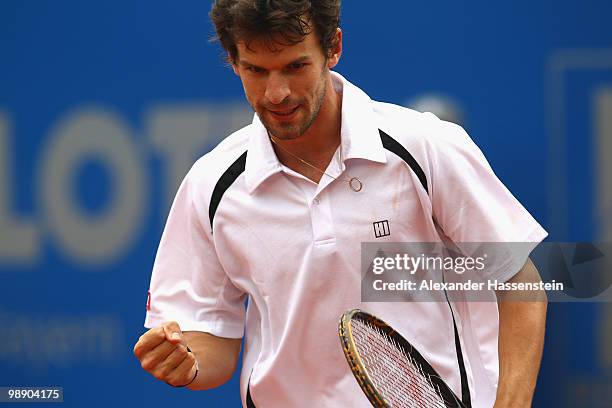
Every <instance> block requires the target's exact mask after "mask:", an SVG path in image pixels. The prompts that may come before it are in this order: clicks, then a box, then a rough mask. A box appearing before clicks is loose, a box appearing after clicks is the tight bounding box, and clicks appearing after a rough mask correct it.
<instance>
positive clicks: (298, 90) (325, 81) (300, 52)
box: [233, 31, 341, 140]
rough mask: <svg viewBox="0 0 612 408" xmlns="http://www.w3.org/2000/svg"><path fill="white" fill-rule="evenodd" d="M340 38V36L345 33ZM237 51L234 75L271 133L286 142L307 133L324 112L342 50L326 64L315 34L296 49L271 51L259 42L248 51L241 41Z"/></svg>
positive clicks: (283, 48) (253, 43)
mask: <svg viewBox="0 0 612 408" xmlns="http://www.w3.org/2000/svg"><path fill="white" fill-rule="evenodd" d="M337 35H338V36H341V34H340V31H338V34H337ZM339 40H340V38H339ZM339 44H340V42H339ZM270 48H273V49H270ZM237 49H238V54H237V58H236V61H235V63H234V64H233V68H234V72H236V74H237V75H238V76H239V77H240V79H241V81H242V86H243V87H244V92H245V95H246V98H247V100H248V101H249V103H250V104H251V106H252V107H253V109H254V110H255V112H257V115H258V116H259V119H260V120H261V122H262V123H263V124H264V126H265V127H266V128H267V129H268V132H270V133H271V134H272V135H273V136H275V137H277V138H279V139H285V140H289V139H296V138H299V137H300V136H302V135H303V134H304V133H306V131H307V130H308V129H309V128H310V126H311V125H312V124H313V123H314V122H315V121H316V119H317V117H319V114H320V112H321V109H325V106H326V103H325V101H326V96H328V95H327V93H328V92H327V91H328V89H330V87H331V77H330V74H329V69H330V68H332V67H334V66H335V65H336V64H337V63H338V59H339V56H340V52H339V50H340V46H339V47H338V52H337V53H335V54H332V55H330V56H329V57H328V58H327V59H326V58H325V55H324V54H323V50H322V49H321V46H320V44H319V40H318V37H317V35H316V34H315V33H314V32H311V33H310V34H308V35H307V36H306V37H305V38H304V40H303V41H302V42H300V43H298V44H295V45H290V46H282V45H277V44H274V46H273V47H269V45H268V44H266V43H265V42H263V41H261V40H254V41H251V43H250V44H249V47H247V46H246V44H245V43H243V42H239V43H238V44H237Z"/></svg>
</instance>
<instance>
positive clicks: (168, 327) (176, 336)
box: [163, 322, 183, 344]
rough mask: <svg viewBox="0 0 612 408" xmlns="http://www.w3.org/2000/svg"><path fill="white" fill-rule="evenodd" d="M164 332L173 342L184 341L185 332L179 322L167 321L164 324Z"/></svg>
mask: <svg viewBox="0 0 612 408" xmlns="http://www.w3.org/2000/svg"><path fill="white" fill-rule="evenodd" d="M163 327H164V334H165V335H166V340H167V341H169V342H170V343H172V344H179V343H182V342H183V332H182V331H181V328H180V327H179V325H178V323H177V322H167V323H165V324H164V326H163Z"/></svg>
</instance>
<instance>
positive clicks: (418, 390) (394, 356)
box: [352, 320, 446, 408]
mask: <svg viewBox="0 0 612 408" xmlns="http://www.w3.org/2000/svg"><path fill="white" fill-rule="evenodd" d="M352 332H353V338H354V341H355V346H356V347H357V350H358V352H359V355H360V356H361V359H362V361H363V364H364V365H365V368H366V370H367V371H368V373H369V374H370V378H371V379H372V381H373V382H374V385H375V387H376V388H377V389H378V390H379V391H380V392H381V393H382V394H383V396H384V397H385V399H386V400H387V401H388V402H389V404H390V405H391V406H392V407H398V408H404V407H406V408H430V407H441V408H444V407H446V404H445V402H444V399H443V397H442V396H441V391H440V389H439V387H438V386H437V385H436V384H434V383H433V382H432V381H431V379H430V378H429V376H428V375H427V374H426V373H425V372H424V371H423V369H422V368H421V366H420V364H418V363H417V362H416V361H415V360H414V358H412V357H411V356H410V353H407V352H406V351H405V350H404V349H403V348H402V347H401V346H400V345H399V344H397V342H396V341H395V340H394V339H393V338H392V337H390V336H389V335H387V334H386V333H385V332H383V331H382V330H380V329H379V328H378V327H376V326H372V325H369V324H368V323H367V322H363V321H361V320H353V321H352Z"/></svg>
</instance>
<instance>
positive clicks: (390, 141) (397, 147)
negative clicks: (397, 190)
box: [378, 129, 429, 194]
mask: <svg viewBox="0 0 612 408" xmlns="http://www.w3.org/2000/svg"><path fill="white" fill-rule="evenodd" d="M378 132H379V133H380V140H382V144H383V147H384V148H385V149H387V150H389V151H390V152H393V153H395V154H396V155H397V156H399V158H400V159H402V160H403V161H405V162H406V163H407V164H408V166H410V168H411V169H412V171H414V174H416V175H417V177H418V178H419V180H420V181H421V184H422V185H423V188H424V189H425V191H426V192H427V194H429V189H428V188H427V177H425V172H424V171H423V169H422V168H421V166H419V163H417V161H416V160H415V159H414V157H412V155H411V154H410V152H408V150H406V148H405V147H404V146H402V145H401V144H400V143H399V142H398V141H397V140H395V139H394V138H392V137H391V136H389V135H388V134H386V133H385V132H383V131H382V130H380V129H378Z"/></svg>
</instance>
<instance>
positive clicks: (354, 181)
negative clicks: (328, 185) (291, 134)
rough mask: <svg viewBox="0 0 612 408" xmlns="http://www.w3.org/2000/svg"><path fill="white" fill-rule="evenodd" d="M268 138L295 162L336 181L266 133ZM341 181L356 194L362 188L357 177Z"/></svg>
mask: <svg viewBox="0 0 612 408" xmlns="http://www.w3.org/2000/svg"><path fill="white" fill-rule="evenodd" d="M268 137H269V138H270V141H271V142H272V143H274V145H276V146H277V147H278V148H279V149H281V150H282V151H283V152H285V153H287V154H288V155H289V156H291V157H293V158H294V159H296V160H299V162H300V163H303V164H305V165H306V166H308V167H310V168H313V169H315V170H316V171H318V172H319V173H321V174H324V175H326V176H328V177H331V178H332V179H333V180H338V178H337V177H334V176H332V175H331V174H329V173H326V172H325V171H323V170H321V169H320V168H318V167H317V166H315V165H314V164H312V163H309V162H307V161H306V160H304V159H302V158H301V157H298V156H296V155H295V154H293V153H291V152H290V151H289V150H287V149H285V148H284V147H283V146H281V145H280V144H278V143H277V142H276V140H274V136H272V135H271V134H270V133H268ZM340 162H341V163H342V146H340ZM341 180H342V181H346V182H347V183H348V185H349V188H350V189H351V190H353V191H354V192H356V193H358V192H360V191H361V189H362V188H363V183H362V182H361V180H359V178H357V177H351V178H350V179H341Z"/></svg>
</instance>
